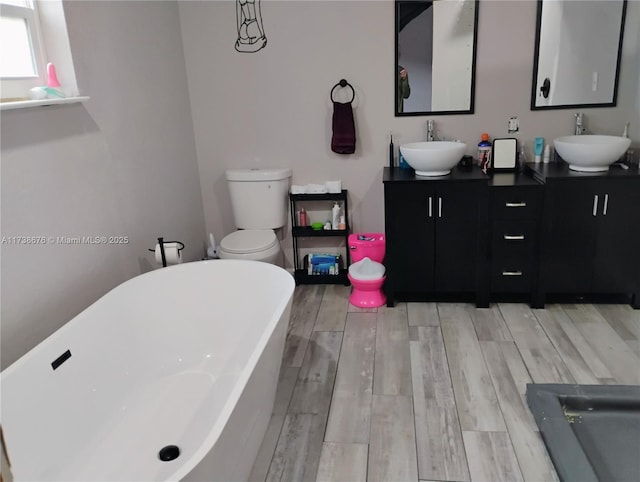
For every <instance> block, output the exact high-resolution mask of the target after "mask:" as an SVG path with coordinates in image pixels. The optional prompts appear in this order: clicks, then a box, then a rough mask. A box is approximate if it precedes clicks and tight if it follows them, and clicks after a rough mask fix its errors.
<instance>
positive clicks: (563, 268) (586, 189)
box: [542, 179, 599, 293]
mask: <svg viewBox="0 0 640 482" xmlns="http://www.w3.org/2000/svg"><path fill="white" fill-rule="evenodd" d="M595 196H597V183H594V182H591V181H589V180H584V179H578V180H572V181H560V182H551V181H550V182H548V183H547V186H546V193H545V207H544V217H545V219H544V227H543V237H542V250H543V251H542V253H543V259H544V265H543V273H542V285H543V290H544V291H546V292H550V293H580V292H589V291H590V290H591V279H592V277H593V256H594V253H595V249H596V232H597V231H596V214H597V213H596V214H594V212H596V211H595V210H596V207H597V206H596V204H597V203H598V202H599V198H596V197H595Z"/></svg>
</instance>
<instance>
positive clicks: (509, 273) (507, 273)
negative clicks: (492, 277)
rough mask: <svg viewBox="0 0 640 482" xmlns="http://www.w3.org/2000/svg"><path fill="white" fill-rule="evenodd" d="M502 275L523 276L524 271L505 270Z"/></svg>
mask: <svg viewBox="0 0 640 482" xmlns="http://www.w3.org/2000/svg"><path fill="white" fill-rule="evenodd" d="M502 276H522V271H503V272H502Z"/></svg>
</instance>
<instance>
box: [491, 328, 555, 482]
mask: <svg viewBox="0 0 640 482" xmlns="http://www.w3.org/2000/svg"><path fill="white" fill-rule="evenodd" d="M480 344H481V346H482V352H483V353H484V357H485V360H486V362H487V366H488V367H489V373H491V380H492V381H493V385H494V387H495V389H496V393H497V394H498V400H499V401H500V408H501V410H502V414H503V416H504V420H505V423H506V425H507V429H508V432H509V435H510V438H511V442H512V444H513V449H514V451H515V454H516V457H517V459H518V461H519V464H520V468H521V471H522V475H523V476H524V480H526V481H531V482H537V481H541V480H543V481H553V480H558V479H557V476H556V473H555V470H554V468H553V464H552V463H551V460H550V459H549V457H548V455H547V452H546V449H545V447H544V443H543V442H542V439H541V437H540V434H539V433H538V431H537V426H536V423H535V421H534V419H533V416H532V415H531V412H530V411H529V409H528V407H527V405H526V401H525V400H524V399H523V397H522V395H521V393H520V391H519V390H518V386H517V383H516V380H515V379H514V376H513V373H512V367H514V361H513V357H512V356H510V355H508V356H505V355H504V353H503V348H505V349H507V350H511V353H512V352H513V349H515V344H514V343H513V342H508V341H507V342H505V341H502V342H495V341H483V342H480ZM505 351H506V350H505ZM519 364H520V365H521V366H524V362H522V361H521V360H520V362H519ZM514 371H516V373H519V372H521V369H518V370H514Z"/></svg>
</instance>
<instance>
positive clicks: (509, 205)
mask: <svg viewBox="0 0 640 482" xmlns="http://www.w3.org/2000/svg"><path fill="white" fill-rule="evenodd" d="M504 205H505V206H506V207H508V208H526V207H527V203H523V202H520V203H509V202H508V203H505V204H504Z"/></svg>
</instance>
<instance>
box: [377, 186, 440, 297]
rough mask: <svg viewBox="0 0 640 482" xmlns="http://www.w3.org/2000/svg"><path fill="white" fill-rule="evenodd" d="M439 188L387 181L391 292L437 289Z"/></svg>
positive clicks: (386, 197)
mask: <svg viewBox="0 0 640 482" xmlns="http://www.w3.org/2000/svg"><path fill="white" fill-rule="evenodd" d="M435 201H436V200H435V189H434V187H433V186H431V185H429V184H428V183H422V184H418V183H416V184H410V183H402V184H391V183H390V184H385V223H386V242H387V247H386V262H385V265H386V267H387V283H388V284H389V286H388V288H389V290H390V291H391V292H427V291H433V280H434V242H435V229H434V226H435V209H436V205H435Z"/></svg>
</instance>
